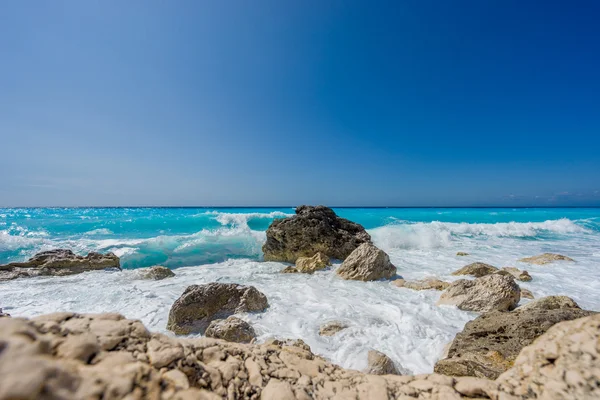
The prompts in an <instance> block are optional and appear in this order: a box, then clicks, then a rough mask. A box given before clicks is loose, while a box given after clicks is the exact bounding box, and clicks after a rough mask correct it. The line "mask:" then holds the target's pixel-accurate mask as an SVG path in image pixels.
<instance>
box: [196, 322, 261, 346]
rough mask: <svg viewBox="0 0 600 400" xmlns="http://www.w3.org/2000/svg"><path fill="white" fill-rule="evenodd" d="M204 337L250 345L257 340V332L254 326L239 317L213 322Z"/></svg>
mask: <svg viewBox="0 0 600 400" xmlns="http://www.w3.org/2000/svg"><path fill="white" fill-rule="evenodd" d="M204 335H205V336H206V337H211V338H215V339H223V340H227V341H228V342H236V343H250V342H251V341H252V339H255V338H256V332H254V328H252V325H250V324H249V323H247V322H246V321H244V320H243V319H240V318H237V317H228V318H227V319H216V320H214V321H212V322H211V323H210V325H208V328H206V332H204Z"/></svg>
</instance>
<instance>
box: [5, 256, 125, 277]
mask: <svg viewBox="0 0 600 400" xmlns="http://www.w3.org/2000/svg"><path fill="white" fill-rule="evenodd" d="M108 268H114V269H118V270H120V269H121V264H120V261H119V257H117V256H116V255H114V254H113V253H106V254H100V253H96V252H91V253H89V254H88V255H87V256H85V257H84V256H78V255H76V254H75V253H73V252H72V251H71V250H65V249H58V250H49V251H42V252H41V253H37V254H36V255H34V256H33V257H31V258H30V259H29V260H28V261H24V262H13V263H10V264H5V265H0V281H1V280H9V279H16V278H28V277H33V276H40V275H51V276H64V275H73V274H79V273H82V272H86V271H97V270H103V269H108Z"/></svg>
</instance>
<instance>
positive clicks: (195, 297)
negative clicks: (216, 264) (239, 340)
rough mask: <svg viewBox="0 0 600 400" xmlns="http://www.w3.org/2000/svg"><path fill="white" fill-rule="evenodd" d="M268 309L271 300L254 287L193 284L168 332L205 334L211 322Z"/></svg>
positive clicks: (179, 302)
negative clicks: (237, 314) (268, 300)
mask: <svg viewBox="0 0 600 400" xmlns="http://www.w3.org/2000/svg"><path fill="white" fill-rule="evenodd" d="M268 306H269V304H268V302H267V297H266V296H265V295H264V294H262V293H261V292H259V291H258V290H257V289H256V288H255V287H253V286H242V285H238V284H235V283H208V284H205V285H192V286H188V287H187V289H185V291H184V292H183V294H182V295H181V297H179V298H178V299H177V300H176V301H175V303H174V304H173V306H172V307H171V311H170V312H169V320H168V322H167V329H169V330H171V331H173V332H175V333H176V334H178V335H187V334H190V333H204V331H205V330H206V328H207V327H208V325H209V324H210V322H211V321H214V320H216V319H223V318H227V317H229V316H231V315H233V314H236V313H242V312H258V311H264V310H265V309H266V308H267V307H268Z"/></svg>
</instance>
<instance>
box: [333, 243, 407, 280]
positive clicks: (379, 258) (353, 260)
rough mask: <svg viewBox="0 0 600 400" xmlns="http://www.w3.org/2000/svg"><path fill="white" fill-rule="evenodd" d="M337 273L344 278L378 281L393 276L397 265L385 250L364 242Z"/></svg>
mask: <svg viewBox="0 0 600 400" xmlns="http://www.w3.org/2000/svg"><path fill="white" fill-rule="evenodd" d="M336 273H337V274H338V275H339V276H340V277H341V278H343V279H348V280H357V281H376V280H379V279H389V278H391V277H393V276H394V275H395V274H396V267H394V265H393V264H392V263H391V262H390V258H389V256H388V255H387V254H386V253H385V252H384V251H383V250H380V249H378V248H377V247H375V246H374V245H373V244H371V243H363V244H361V245H360V246H358V247H357V248H356V250H354V251H353V252H352V253H351V254H350V255H349V256H348V258H346V260H344V262H343V263H342V265H341V266H340V267H339V268H338V269H337V271H336Z"/></svg>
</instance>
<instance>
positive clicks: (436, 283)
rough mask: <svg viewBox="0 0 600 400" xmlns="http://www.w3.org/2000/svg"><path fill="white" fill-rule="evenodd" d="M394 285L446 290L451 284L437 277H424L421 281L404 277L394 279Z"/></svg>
mask: <svg viewBox="0 0 600 400" xmlns="http://www.w3.org/2000/svg"><path fill="white" fill-rule="evenodd" d="M392 284H393V285H394V286H398V287H405V288H407V289H412V290H431V289H433V290H446V289H447V288H448V286H450V282H444V281H440V280H439V279H435V278H428V279H423V280H420V281H406V280H404V279H396V280H394V281H392Z"/></svg>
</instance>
